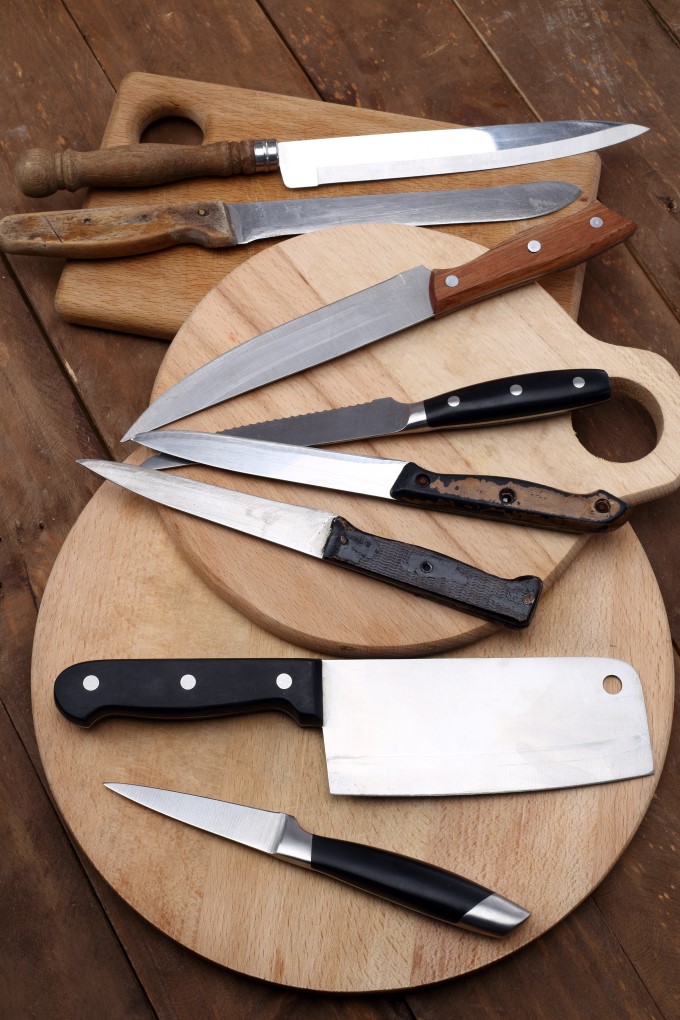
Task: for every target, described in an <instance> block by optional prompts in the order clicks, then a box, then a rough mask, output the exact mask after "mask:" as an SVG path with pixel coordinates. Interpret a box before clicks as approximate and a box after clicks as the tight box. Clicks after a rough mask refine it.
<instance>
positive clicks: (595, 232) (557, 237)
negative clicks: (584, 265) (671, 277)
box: [430, 202, 636, 316]
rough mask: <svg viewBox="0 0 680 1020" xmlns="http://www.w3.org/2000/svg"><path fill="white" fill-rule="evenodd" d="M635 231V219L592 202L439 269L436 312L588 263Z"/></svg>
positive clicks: (433, 283) (434, 280)
mask: <svg viewBox="0 0 680 1020" xmlns="http://www.w3.org/2000/svg"><path fill="white" fill-rule="evenodd" d="M635 229H636V224H635V223H633V221H632V220H629V219H626V217H625V216H620V215H619V214H618V213H615V212H613V211H612V210H611V209H607V207H606V206H604V205H601V203H600V202H591V203H590V204H589V205H587V206H586V207H585V208H584V209H581V211H580V212H576V213H572V214H571V215H570V216H564V217H563V218H562V219H559V220H556V221H554V222H552V223H547V224H543V225H542V226H535V227H530V228H529V229H528V230H524V231H522V233H521V234H516V235H515V236H514V237H511V238H509V239H508V240H507V241H502V242H501V244H498V245H496V247H495V248H491V249H490V250H489V251H487V252H484V254H483V255H478V256H477V258H476V259H472V261H471V262H466V263H465V264H464V265H462V266H458V267H456V268H455V269H435V270H434V271H433V273H432V276H431V278H430V300H431V302H432V309H433V311H434V314H435V316H439V315H446V314H447V313H448V312H453V311H454V310H455V309H456V308H463V307H465V306H466V305H471V304H474V302H475V301H481V300H482V299H483V298H487V297H491V296H492V295H493V294H501V293H503V292H505V291H508V290H514V288H515V287H521V286H522V285H523V284H525V283H530V282H531V281H532V280H536V279H538V278H539V277H540V276H545V275H546V274H548V273H556V272H558V270H561V269H568V268H569V267H570V266H575V265H577V264H578V263H579V262H585V261H586V259H590V258H593V256H594V255H601V254H602V252H604V251H607V249H608V248H611V247H613V246H614V245H615V244H619V243H620V242H621V241H624V240H625V239H626V238H627V237H630V236H631V234H632V233H634V231H635Z"/></svg>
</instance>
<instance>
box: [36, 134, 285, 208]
mask: <svg viewBox="0 0 680 1020" xmlns="http://www.w3.org/2000/svg"><path fill="white" fill-rule="evenodd" d="M277 167H278V153H277V149H276V143H275V142H274V141H271V140H259V139H258V140H257V141H256V140H250V139H247V140H244V141H240V142H211V143H210V144H208V145H166V144H163V143H153V144H144V145H140V144H137V145H116V146H112V147H110V148H108V149H95V150H94V151H93V152H75V151H74V150H73V149H64V150H63V151H62V152H56V153H51V152H48V151H47V150H46V149H29V150H28V151H27V152H25V153H24V154H23V155H22V156H21V157H20V159H19V161H18V162H17V166H16V179H17V184H18V185H19V187H20V188H21V190H22V191H23V193H24V195H31V196H32V197H33V198H44V197H45V196H46V195H52V194H54V192H55V191H59V190H61V189H65V190H66V191H77V190H78V188H85V187H99V188H133V187H134V188H139V187H144V186H146V185H151V184H169V183H170V181H183V180H186V178H187V177H231V176H232V175H233V174H254V173H257V172H258V171H260V170H276V169H277Z"/></svg>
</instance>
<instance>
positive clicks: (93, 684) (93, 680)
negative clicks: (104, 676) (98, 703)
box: [83, 673, 99, 691]
mask: <svg viewBox="0 0 680 1020" xmlns="http://www.w3.org/2000/svg"><path fill="white" fill-rule="evenodd" d="M83 687H84V688H85V690H86V691H96V690H97V688H98V687H99V677H98V676H95V675H94V674H93V673H90V675H89V676H86V677H85V679H84V680H83Z"/></svg>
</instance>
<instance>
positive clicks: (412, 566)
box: [323, 517, 542, 627]
mask: <svg viewBox="0 0 680 1020" xmlns="http://www.w3.org/2000/svg"><path fill="white" fill-rule="evenodd" d="M323 558H324V559H325V560H330V561H332V562H333V563H338V564H339V565H340V566H343V567H348V568H349V569H350V570H356V571H358V572H359V573H360V574H365V575H366V576H367V577H374V578H376V579H377V580H380V581H387V582H388V583H389V584H394V585H396V586H397V587H398V588H404V589H406V591H410V592H412V593H413V594H414V595H423V596H424V597H425V598H428V599H433V600H434V601H435V602H442V603H444V605H447V606H450V607H451V608H452V609H459V610H461V612H464V613H470V614H471V615H472V616H480V617H481V618H482V619H484V620H492V621H493V622H494V623H501V624H504V625H505V626H506V627H526V626H528V624H529V622H530V621H531V618H532V616H533V614H534V611H535V609H536V604H537V602H538V597H539V595H540V593H541V588H542V581H541V579H540V578H539V577H533V576H527V577H516V578H514V579H508V580H506V579H505V578H502V577H496V576H495V575H494V574H487V573H486V572H485V571H484V570H479V569H478V568H477V567H473V566H471V565H470V564H469V563H462V562H461V561H460V560H455V559H453V558H452V557H451V556H444V555H443V554H442V553H438V552H433V551H432V550H431V549H421V548H420V547H419V546H416V545H409V544H408V543H406V542H395V541H394V540H393V539H389V538H382V537H379V536H377V535H370V534H368V533H367V532H365V531H359V530H358V529H357V528H355V527H354V526H353V525H352V524H350V523H349V522H348V521H346V520H344V519H343V518H342V517H336V518H335V520H334V521H333V524H332V525H331V531H330V535H329V538H328V542H327V543H326V547H325V549H324V552H323Z"/></svg>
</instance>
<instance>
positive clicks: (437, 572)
mask: <svg viewBox="0 0 680 1020" xmlns="http://www.w3.org/2000/svg"><path fill="white" fill-rule="evenodd" d="M78 463H79V464H82V465H83V466H84V467H87V468H89V469H90V471H94V472H95V474H98V475H101V476H102V477H103V478H107V479H109V480H110V481H112V482H115V483H116V484H117V485H120V486H122V487H123V488H124V489H129V490H130V491H131V492H136V493H138V494H139V495H141V496H145V497H146V498H147V499H152V500H154V501H155V502H157V503H161V504H162V505H163V506H168V507H172V508H173V509H175V510H181V511H183V512H184V513H188V514H192V515H193V516H195V517H200V518H202V519H203V520H207V521H213V522H214V523H216V524H221V525H223V526H224V527H227V528H234V529H235V530H236V531H241V532H244V533H245V534H247V535H253V536H255V537H256V538H261V539H264V540H265V541H266V542H274V543H275V544H276V545H282V546H285V547H286V548H288V549H292V550H295V551H296V552H301V553H305V554H306V555H307V556H313V557H315V558H317V559H321V560H326V561H328V562H330V563H335V564H337V565H338V566H341V567H346V568H347V569H349V570H355V571H357V572H359V573H361V574H364V575H366V576H367V577H372V578H374V579H376V580H379V581H386V582H387V583H388V584H393V585H396V586H397V587H399V588H404V589H405V590H406V591H409V592H411V593H412V594H414V595H422V596H424V597H425V598H429V599H433V600H434V601H435V602H442V603H443V604H444V605H447V606H449V607H451V608H452V609H459V610H461V611H462V612H466V613H470V614H471V615H473V616H479V617H481V618H482V619H484V620H492V621H493V622H494V623H501V624H503V625H505V626H507V627H526V626H528V625H529V623H530V621H531V618H532V616H533V614H534V611H535V609H536V604H537V601H538V598H539V595H540V593H541V588H542V582H541V579H540V578H539V577H534V576H525V577H516V578H514V579H505V578H500V577H496V576H495V575H493V574H488V573H486V572H485V571H483V570H479V569H477V568H476V567H473V566H471V565H470V564H468V563H461V562H460V561H459V560H455V559H453V558H452V557H450V556H444V555H443V554H442V553H438V552H434V551H433V550H431V549H422V548H420V547H418V546H415V545H410V544H408V543H405V542H397V541H394V540H393V539H389V538H383V537H382V536H378V535H370V534H368V533H367V532H363V531H360V530H359V529H357V528H355V527H354V525H352V524H350V523H349V521H347V520H345V519H344V518H342V517H339V516H337V515H335V514H331V513H326V512H324V511H321V510H314V509H312V508H310V507H301V506H291V505H290V504H289V503H276V502H274V500H271V499H263V498H262V497H260V496H250V495H247V494H246V493H243V492H234V491H233V490H231V489H223V488H220V487H219V486H216V485H206V484H204V483H202V482H195V481H193V480H191V479H189V478H177V477H173V476H170V475H164V474H162V473H161V472H158V471H145V470H144V468H141V467H134V466H132V465H131V464H117V463H115V462H114V461H107V460H81V461H79V462H78Z"/></svg>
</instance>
